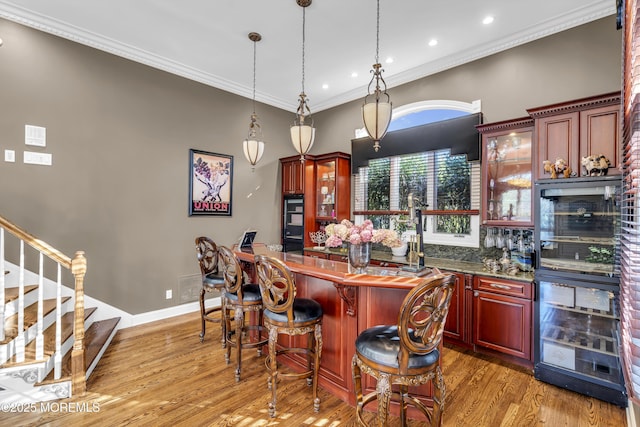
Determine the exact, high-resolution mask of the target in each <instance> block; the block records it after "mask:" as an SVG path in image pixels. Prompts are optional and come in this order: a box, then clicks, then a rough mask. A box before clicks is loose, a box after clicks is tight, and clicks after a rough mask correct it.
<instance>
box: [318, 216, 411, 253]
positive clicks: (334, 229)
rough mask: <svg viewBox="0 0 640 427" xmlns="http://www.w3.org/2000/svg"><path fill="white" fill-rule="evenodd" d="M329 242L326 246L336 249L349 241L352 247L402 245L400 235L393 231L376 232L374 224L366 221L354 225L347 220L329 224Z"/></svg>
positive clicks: (327, 229) (327, 231)
mask: <svg viewBox="0 0 640 427" xmlns="http://www.w3.org/2000/svg"><path fill="white" fill-rule="evenodd" d="M325 232H326V233H327V236H328V238H327V241H326V242H325V245H326V246H327V247H329V248H334V247H337V246H340V245H342V243H343V242H345V241H348V242H349V243H351V244H352V245H359V244H362V243H367V242H373V243H381V244H383V245H385V246H388V247H396V246H399V245H400V243H401V242H400V239H399V238H398V234H397V233H396V232H395V231H392V230H386V229H383V230H374V229H373V222H371V220H368V219H367V220H365V221H364V222H363V223H362V224H353V223H352V222H351V221H349V220H347V219H343V220H342V221H340V223H339V224H329V225H327V227H326V228H325Z"/></svg>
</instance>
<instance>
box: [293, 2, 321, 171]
mask: <svg viewBox="0 0 640 427" xmlns="http://www.w3.org/2000/svg"><path fill="white" fill-rule="evenodd" d="M311 1H312V0H296V3H298V5H299V6H302V92H300V99H299V104H298V109H297V110H296V118H295V120H294V122H293V126H291V143H292V144H293V146H294V148H295V149H296V151H297V152H298V153H300V161H301V162H302V161H304V155H305V154H307V153H308V152H309V150H310V149H311V146H312V145H313V141H314V140H315V137H316V130H315V128H314V127H313V119H312V118H311V110H310V109H309V105H307V95H306V94H305V93H304V42H305V34H304V27H305V9H306V7H307V6H309V5H310V4H311Z"/></svg>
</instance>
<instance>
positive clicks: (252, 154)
mask: <svg viewBox="0 0 640 427" xmlns="http://www.w3.org/2000/svg"><path fill="white" fill-rule="evenodd" d="M249 40H251V41H252V42H253V113H251V123H250V124H249V135H248V136H247V139H245V140H244V142H243V143H242V150H243V151H244V157H246V159H247V161H248V162H249V163H251V166H252V168H251V171H255V169H256V168H255V165H256V163H258V162H259V161H260V159H261V158H262V154H263V153H264V142H263V141H262V128H261V127H260V123H258V115H257V114H256V43H257V42H259V41H260V40H262V36H261V35H260V34H258V33H253V32H252V33H249Z"/></svg>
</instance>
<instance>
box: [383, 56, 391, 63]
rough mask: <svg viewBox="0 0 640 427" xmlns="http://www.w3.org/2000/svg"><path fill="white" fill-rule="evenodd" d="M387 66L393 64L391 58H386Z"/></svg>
mask: <svg viewBox="0 0 640 427" xmlns="http://www.w3.org/2000/svg"><path fill="white" fill-rule="evenodd" d="M384 62H386V63H387V64H391V63H392V62H393V58H392V57H388V58H387V60H386V61H384Z"/></svg>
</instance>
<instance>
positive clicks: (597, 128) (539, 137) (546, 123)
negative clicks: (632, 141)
mask: <svg viewBox="0 0 640 427" xmlns="http://www.w3.org/2000/svg"><path fill="white" fill-rule="evenodd" d="M527 111H528V113H529V115H530V116H531V117H532V118H534V119H535V134H536V137H535V139H536V146H537V147H538V151H537V159H536V162H535V168H534V171H535V178H536V179H540V178H549V175H548V174H547V175H545V171H544V165H543V162H544V161H545V160H549V161H551V162H555V160H556V159H558V158H561V159H564V160H566V161H567V162H568V163H569V166H570V167H571V169H572V170H573V171H574V172H575V173H576V174H577V176H583V175H584V174H585V171H584V169H583V168H582V164H581V159H582V157H586V156H590V155H600V154H602V155H604V156H605V157H606V158H607V159H609V161H610V162H611V167H610V169H609V172H608V174H609V175H619V174H620V173H621V172H620V170H619V169H618V168H619V167H620V158H621V157H620V156H621V151H620V135H619V123H620V93H619V92H615V93H611V94H607V95H600V96H595V97H591V98H585V99H580V100H576V101H570V102H565V103H561V104H554V105H549V106H545V107H538V108H533V109H529V110H527Z"/></svg>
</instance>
